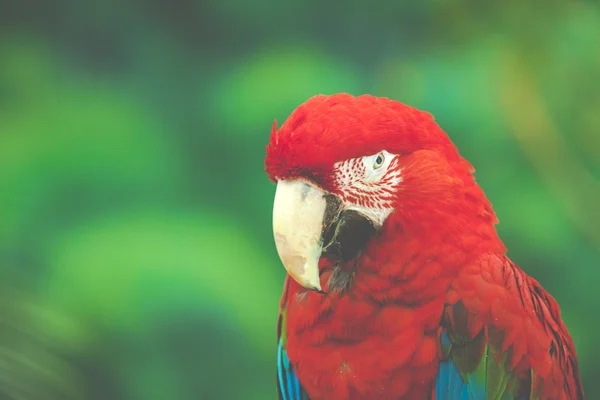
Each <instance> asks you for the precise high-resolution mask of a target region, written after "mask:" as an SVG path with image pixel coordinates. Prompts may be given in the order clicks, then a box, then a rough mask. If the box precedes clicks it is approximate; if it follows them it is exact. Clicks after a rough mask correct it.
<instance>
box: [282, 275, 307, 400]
mask: <svg viewBox="0 0 600 400" xmlns="http://www.w3.org/2000/svg"><path fill="white" fill-rule="evenodd" d="M289 279H290V277H289V276H288V277H287V278H286V280H285V286H284V287H285V288H284V291H283V296H282V299H281V308H280V311H279V322H278V323H277V391H278V393H279V400H310V398H309V397H308V395H307V394H306V392H305V391H304V389H303V388H302V385H301V384H300V381H299V380H298V377H297V376H296V373H295V372H294V367H293V366H292V364H290V362H289V360H288V357H287V352H286V348H285V345H286V339H287V334H286V324H285V318H286V311H287V310H286V308H285V303H286V301H285V300H286V297H287V288H288V284H289V282H288V280H289Z"/></svg>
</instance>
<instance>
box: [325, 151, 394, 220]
mask: <svg viewBox="0 0 600 400" xmlns="http://www.w3.org/2000/svg"><path fill="white" fill-rule="evenodd" d="M397 162H398V156H397V155H396V154H392V153H389V152H387V151H385V150H382V151H381V152H379V153H377V154H373V155H370V156H365V157H360V158H352V159H349V160H345V161H341V162H338V163H336V164H335V165H334V169H335V182H336V185H337V187H338V188H339V190H340V191H341V192H342V198H343V201H344V205H345V208H346V209H348V210H355V211H358V212H360V213H361V214H363V215H365V216H366V217H368V218H369V219H371V220H372V221H373V222H374V223H375V224H377V225H378V226H381V225H382V224H383V222H384V221H385V219H386V218H387V217H388V216H389V215H390V214H391V212H392V211H393V210H394V209H393V201H394V198H395V193H396V191H397V188H398V185H399V184H400V183H401V182H402V174H401V172H402V171H401V170H400V168H399V166H398V164H397Z"/></svg>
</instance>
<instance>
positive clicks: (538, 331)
mask: <svg viewBox="0 0 600 400" xmlns="http://www.w3.org/2000/svg"><path fill="white" fill-rule="evenodd" d="M483 289H484V290H483ZM449 296H450V302H449V304H448V305H447V306H446V310H445V313H444V317H443V322H442V325H443V328H444V329H443V331H442V332H441V336H440V347H441V349H442V351H441V353H442V357H441V361H440V370H439V372H438V376H437V379H436V389H435V391H436V400H441V399H443V400H463V399H464V400H537V399H548V400H552V399H556V400H559V399H583V390H582V388H581V382H580V381H579V374H578V371H577V366H576V363H574V361H573V360H574V357H575V354H574V347H573V343H572V341H571V339H570V338H569V336H568V335H567V334H566V328H565V327H564V325H563V324H562V322H561V321H560V318H559V315H558V307H557V305H556V303H555V301H554V299H552V298H551V297H550V296H549V295H548V294H546V293H545V292H543V291H542V290H540V288H539V284H538V283H537V282H535V281H534V280H533V279H531V278H529V277H528V276H526V275H525V274H524V273H523V272H522V271H521V270H520V269H519V268H518V267H517V266H516V265H514V264H513V263H511V262H510V260H508V259H507V258H506V257H484V258H483V259H482V260H480V263H479V264H478V266H477V267H474V268H472V269H468V270H467V272H466V273H465V274H461V276H459V278H458V279H457V281H456V284H455V285H454V286H453V288H452V289H451V291H450V293H449ZM488 296H489V297H490V299H491V301H489V300H488V299H486V298H485V297H488ZM502 298H505V299H506V300H505V301H503V302H502V305H500V304H499V303H497V304H498V307H497V308H495V307H494V306H495V303H494V299H502ZM511 306H512V307H511ZM541 377H544V378H543V379H542V378H541Z"/></svg>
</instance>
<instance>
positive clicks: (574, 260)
mask: <svg viewBox="0 0 600 400" xmlns="http://www.w3.org/2000/svg"><path fill="white" fill-rule="evenodd" d="M335 92H349V93H352V94H361V93H371V94H374V95H380V96H388V97H391V98H394V99H397V100H400V101H403V102H405V103H408V104H411V105H414V106H416V107H419V108H422V109H425V110H427V111H430V112H431V113H433V114H434V115H435V116H436V119H437V121H438V122H439V123H440V125H441V126H442V127H443V129H444V130H446V131H447V132H448V134H449V135H450V136H451V137H452V139H453V140H454V141H455V143H456V144H457V145H458V147H459V148H460V150H461V152H462V154H463V155H464V156H465V157H466V158H468V159H469V160H470V161H471V162H472V163H473V164H474V166H475V167H476V168H477V179H478V181H479V182H480V184H481V185H482V186H483V188H484V190H485V191H486V193H487V194H488V196H489V197H490V199H491V200H492V203H493V204H494V206H495V209H496V211H497V213H498V215H499V217H500V220H501V224H500V225H499V231H500V234H501V236H502V238H503V239H504V240H505V241H506V243H507V246H508V248H509V249H510V251H509V254H510V256H511V257H512V258H513V259H514V260H515V261H516V262H517V263H518V264H520V265H521V266H522V267H523V268H524V269H525V270H526V271H527V272H528V273H530V274H532V275H533V276H534V277H535V278H536V279H538V280H539V281H540V282H541V283H542V284H543V285H544V286H545V287H546V288H547V289H548V290H549V292H550V293H551V294H552V295H553V296H555V297H556V299H557V300H558V302H559V303H560V305H561V306H562V310H563V317H564V319H565V321H566V323H567V325H568V327H569V329H570V330H571V332H572V334H573V337H574V339H575V343H576V346H577V350H578V353H579V359H580V367H581V370H582V377H583V381H584V386H585V390H586V392H587V395H588V398H589V399H596V398H600V388H599V387H598V386H597V385H596V386H592V383H593V379H594V377H595V376H597V374H598V372H599V371H600V347H599V346H598V342H596V345H594V342H593V341H594V340H596V339H597V332H598V331H599V329H600V318H599V317H598V308H599V305H600V291H599V290H598V282H599V281H600V269H599V268H598V256H599V254H600V212H599V211H598V210H599V209H600V181H599V178H600V113H599V110H600V6H599V5H598V3H597V2H592V1H589V2H586V1H581V0H580V1H576V0H571V1H569V0H561V1H555V0H548V1H546V2H545V3H544V4H543V5H542V4H541V3H539V2H533V1H520V0H519V1H517V0H508V1H504V2H480V1H474V0H471V1H468V0H454V1H450V0H448V1H445V0H420V1H373V2H366V1H362V2H358V1H351V2H347V3H344V4H343V5H342V4H336V3H333V2H332V3H321V2H318V1H316V0H308V1H304V2H300V1H296V2H280V1H275V0H257V1H244V0H221V1H218V0H213V1H202V0H149V1H145V2H142V1H136V0H133V1H125V2H123V1H116V0H103V1H100V0H98V1H92V0H85V1H83V0H55V1H43V0H21V1H18V0H14V1H7V0H1V1H0V266H1V268H0V273H1V274H2V275H1V282H2V288H1V290H0V397H1V398H3V399H4V398H7V399H26V400H30V399H36V400H37V399H39V400H48V399H91V400H95V399H98V400H99V399H114V400H120V399H126V400H137V399H140V400H153V399H156V400H165V399H169V400H184V399H210V400H212V399H225V400H229V399H232V400H236V399H257V400H264V399H275V398H276V392H275V386H274V383H275V381H274V379H275V375H274V368H275V361H274V360H275V358H274V356H275V325H276V319H277V311H278V301H279V296H280V293H281V288H282V280H283V277H284V270H283V268H282V267H281V266H280V265H279V262H278V258H277V255H276V253H275V249H274V244H273V240H272V232H271V226H270V224H271V207H272V198H273V194H274V185H273V184H272V183H270V182H269V181H268V179H267V177H266V175H265V173H264V172H263V157H264V146H265V145H266V143H267V140H268V136H269V133H270V128H271V125H272V123H273V120H274V119H277V120H278V122H279V123H280V124H281V123H282V122H283V121H284V120H285V118H286V117H287V115H289V113H290V112H291V111H292V110H293V109H294V108H295V107H296V106H297V105H299V104H300V103H302V102H303V101H305V100H306V99H308V98H309V97H310V96H312V95H314V94H318V93H326V94H331V93H335ZM594 332H596V333H594ZM594 338H596V339H594Z"/></svg>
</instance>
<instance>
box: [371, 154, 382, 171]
mask: <svg viewBox="0 0 600 400" xmlns="http://www.w3.org/2000/svg"><path fill="white" fill-rule="evenodd" d="M384 161H385V156H384V155H383V153H379V154H377V158H375V162H374V163H373V169H378V168H381V166H382V165H383V162H384Z"/></svg>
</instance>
